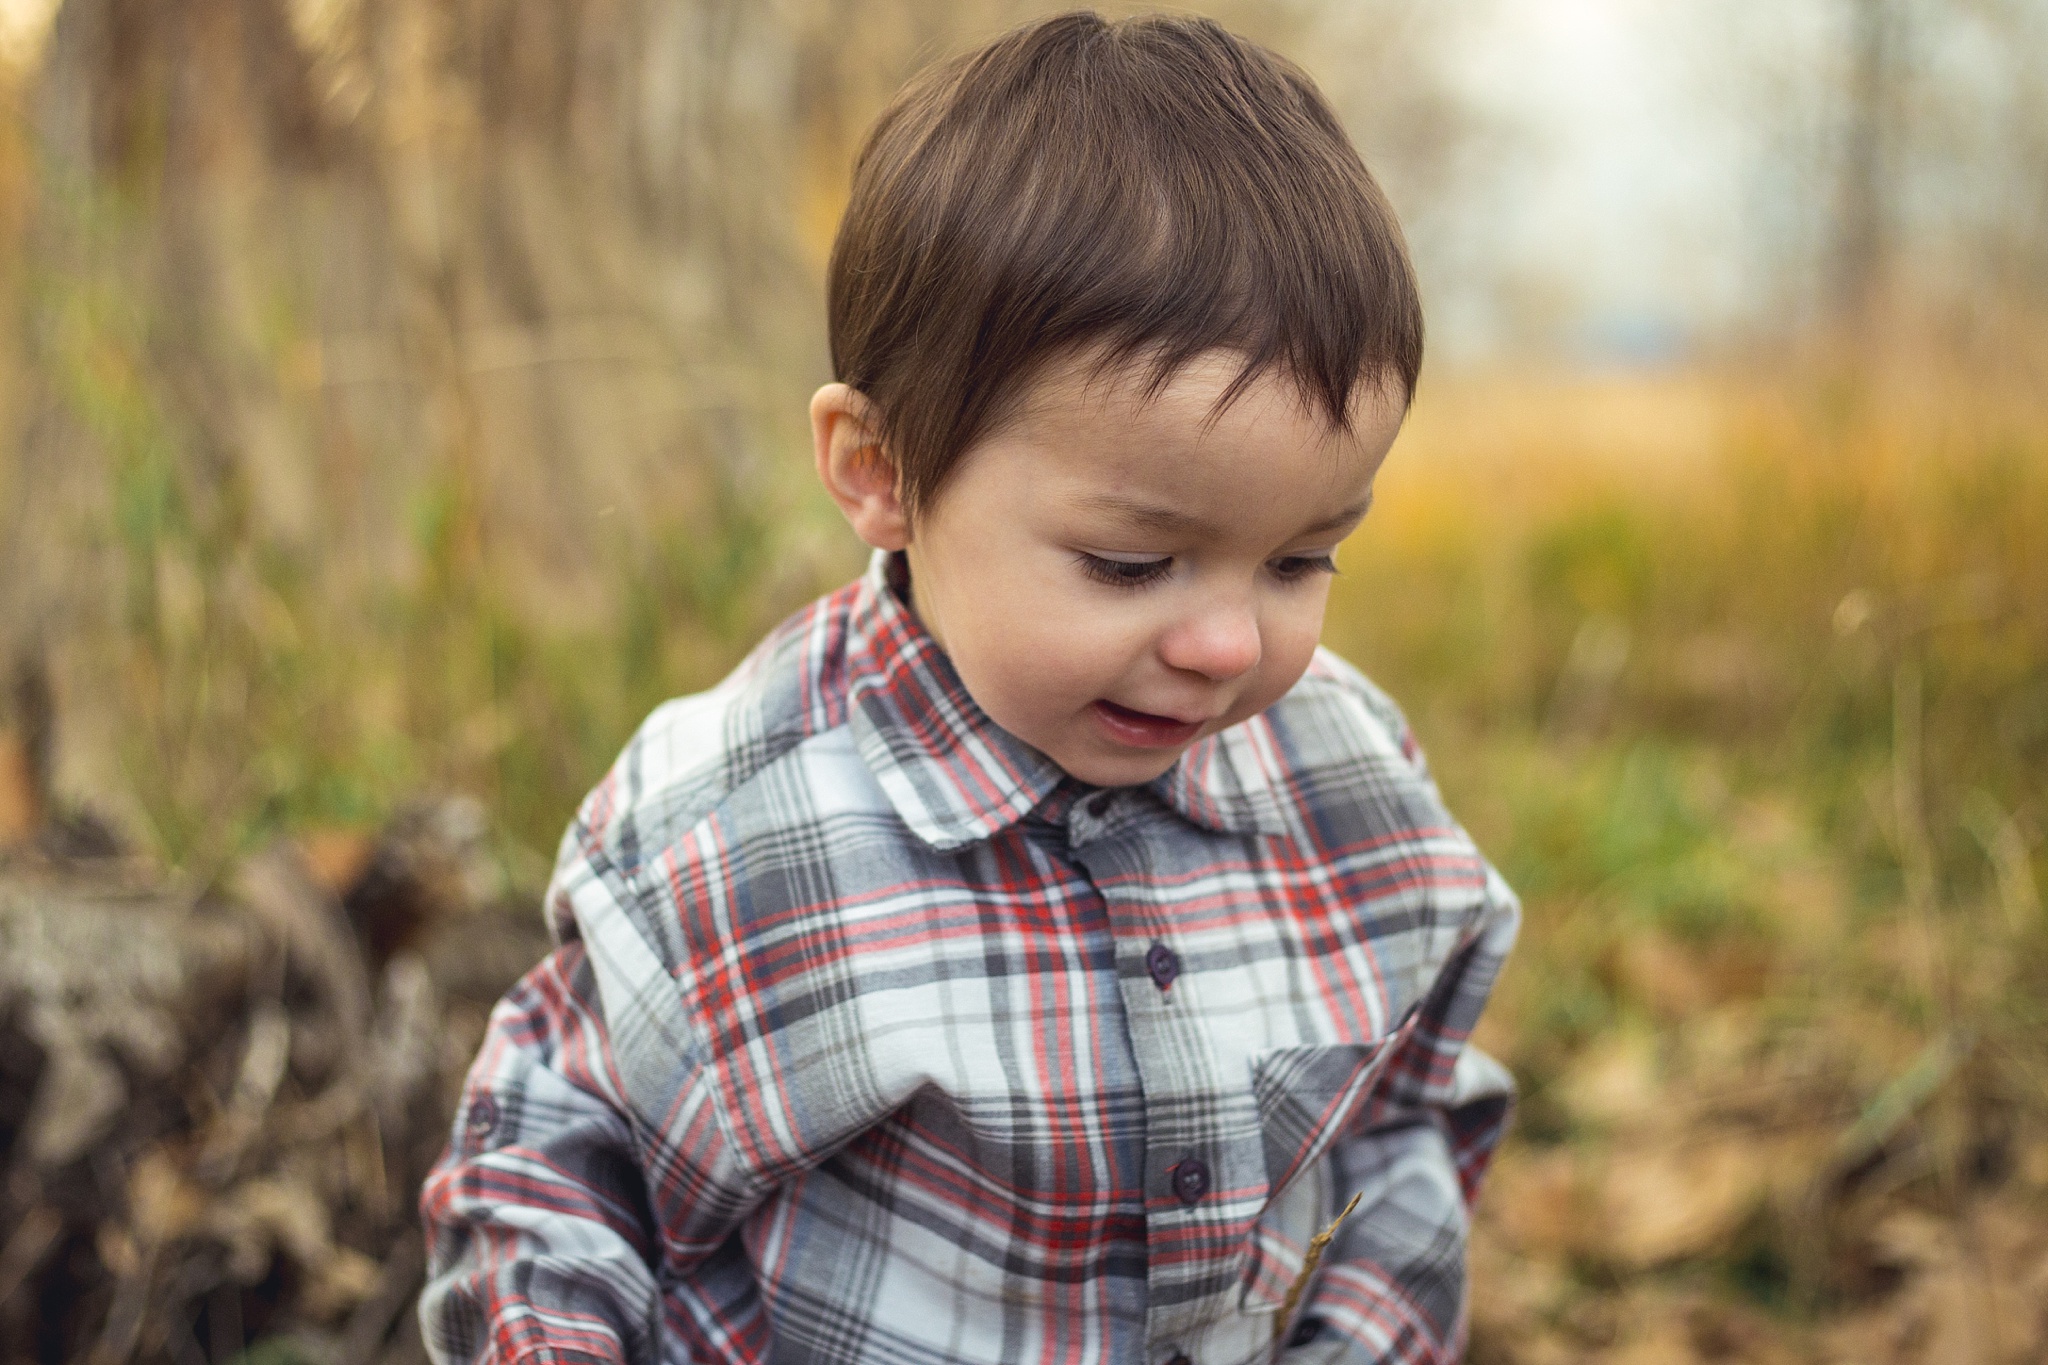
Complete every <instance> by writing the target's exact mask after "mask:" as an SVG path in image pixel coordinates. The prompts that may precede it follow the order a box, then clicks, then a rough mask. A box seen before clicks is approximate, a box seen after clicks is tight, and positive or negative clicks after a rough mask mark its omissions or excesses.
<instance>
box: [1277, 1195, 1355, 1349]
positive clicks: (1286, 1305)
mask: <svg viewBox="0 0 2048 1365" xmlns="http://www.w3.org/2000/svg"><path fill="white" fill-rule="evenodd" d="M1364 1193H1365V1192H1364V1191H1363V1190H1361V1191H1359V1193H1358V1194H1354V1195H1352V1196H1351V1202H1350V1203H1348V1204H1346V1205H1345V1206H1344V1207H1343V1209H1341V1210H1340V1211H1339V1212H1338V1214H1337V1216H1336V1217H1335V1218H1332V1219H1331V1220H1330V1226H1328V1227H1326V1228H1324V1229H1323V1230H1322V1231H1321V1232H1319V1233H1317V1234H1316V1235H1315V1236H1313V1237H1311V1238H1309V1239H1308V1254H1307V1255H1305V1256H1303V1257H1302V1258H1301V1273H1300V1274H1299V1275H1296V1276H1295V1277H1294V1283H1293V1284H1291V1285H1289V1286H1287V1297H1286V1298H1285V1299H1283V1300H1282V1301H1281V1303H1280V1316H1278V1317H1276V1318H1274V1319H1273V1340H1274V1341H1275V1342H1278V1341H1279V1340H1280V1338H1281V1337H1282V1336H1283V1335H1285V1334H1286V1331H1287V1324H1288V1322H1289V1321H1290V1320H1292V1319H1293V1317H1294V1308H1295V1305H1296V1304H1298V1303H1300V1302H1301V1291H1302V1290H1304V1289H1306V1288H1308V1281H1309V1277H1310V1276H1311V1275H1313V1274H1315V1273H1316V1267H1317V1266H1318V1265H1321V1264H1322V1261H1323V1248H1324V1247H1327V1246H1328V1245H1330V1239H1331V1238H1332V1237H1335V1236H1336V1235H1337V1229H1338V1228H1340V1227H1342V1226H1344V1220H1345V1219H1346V1218H1349V1217H1350V1216H1351V1210H1353V1209H1355V1208H1357V1207H1358V1201H1359V1199H1360V1198H1361V1197H1363V1195H1364Z"/></svg>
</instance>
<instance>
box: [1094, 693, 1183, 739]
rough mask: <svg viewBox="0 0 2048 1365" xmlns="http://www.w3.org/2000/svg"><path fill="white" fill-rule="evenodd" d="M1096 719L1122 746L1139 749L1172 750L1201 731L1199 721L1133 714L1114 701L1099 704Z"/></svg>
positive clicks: (1149, 714)
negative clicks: (1126, 745)
mask: <svg viewBox="0 0 2048 1365" xmlns="http://www.w3.org/2000/svg"><path fill="white" fill-rule="evenodd" d="M1092 709H1093V710H1094V712H1095V719H1096V720H1097V721H1099V722H1100V723H1101V725H1102V728H1103V729H1105V730H1107V731H1109V734H1110V738H1112V739H1114V740H1116V741H1117V742H1118V743H1119V744H1128V745H1130V746H1132V747H1133V748H1138V749H1171V748H1174V747H1176V746H1177V745H1182V744H1185V743H1187V742H1188V741H1189V740H1191V739H1193V738H1194V737H1195V735H1196V734H1197V733H1198V732H1200V730H1201V728H1202V724H1203V723H1202V722H1201V721H1199V720H1176V719H1174V718H1173V717H1172V716H1155V715H1153V714H1152V713H1151V712H1150V711H1133V710H1132V709H1131V708H1130V707H1128V706H1118V705H1117V704H1116V703H1115V702H1113V701H1098V702H1096V703H1095V705H1094V707H1093V708H1092Z"/></svg>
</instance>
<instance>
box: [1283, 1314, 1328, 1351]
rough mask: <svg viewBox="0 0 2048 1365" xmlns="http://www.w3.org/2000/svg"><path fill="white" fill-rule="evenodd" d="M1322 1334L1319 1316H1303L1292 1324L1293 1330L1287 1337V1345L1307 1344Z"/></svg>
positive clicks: (1321, 1321)
mask: <svg viewBox="0 0 2048 1365" xmlns="http://www.w3.org/2000/svg"><path fill="white" fill-rule="evenodd" d="M1322 1334H1323V1320H1322V1319H1321V1318H1303V1319H1302V1320H1301V1321H1300V1322H1297V1323H1295V1324H1294V1332H1293V1334H1292V1335H1291V1336H1289V1337H1288V1338H1287V1344H1288V1345H1289V1346H1307V1345H1308V1344H1310V1343H1311V1342H1313V1341H1314V1340H1315V1339H1316V1338H1317V1337H1319V1336H1321V1335H1322Z"/></svg>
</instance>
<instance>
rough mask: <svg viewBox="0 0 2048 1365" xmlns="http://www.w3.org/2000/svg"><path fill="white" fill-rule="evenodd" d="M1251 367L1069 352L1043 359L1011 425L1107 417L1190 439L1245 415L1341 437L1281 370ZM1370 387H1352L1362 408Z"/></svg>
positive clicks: (1221, 360)
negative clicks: (1285, 420) (1186, 433)
mask: <svg viewBox="0 0 2048 1365" xmlns="http://www.w3.org/2000/svg"><path fill="white" fill-rule="evenodd" d="M1251 363H1252V358H1251V357H1250V356H1248V355H1245V354H1244V353H1243V352H1240V351H1229V350H1210V351H1203V352H1200V353H1199V354H1196V355H1194V356H1190V357H1188V358H1187V359H1185V360H1182V361H1180V362H1179V363H1177V364H1168V363H1166V362H1165V361H1164V360H1163V359H1162V358H1161V357H1160V356H1159V355H1157V354H1156V353H1140V354H1137V355H1120V354H1117V353H1116V352H1113V351H1109V350H1106V349H1104V348H1090V349H1086V350H1079V351H1071V352H1068V353H1066V354H1063V355H1061V356H1058V357H1055V358H1054V359H1052V360H1049V361H1047V362H1046V364H1045V365H1044V366H1043V367H1042V368H1041V369H1039V370H1038V371H1037V373H1035V374H1034V375H1033V376H1032V377H1031V379H1030V380H1029V381H1028V382H1027V383H1026V384H1025V385H1024V386H1023V390H1022V392H1021V393H1020V394H1019V395H1018V397H1017V400H1016V404H1015V406H1014V408H1013V409H1012V420H1036V421H1039V422H1045V423H1057V422H1061V421H1078V422H1095V421H1100V420H1101V419H1102V418H1103V417H1105V416H1110V417H1114V418H1117V419H1119V420H1123V421H1128V422H1137V423H1143V424H1145V425H1147V426H1159V427H1167V426H1172V427H1180V428H1187V429H1189V430H1190V432H1191V433H1196V432H1200V431H1206V430H1207V429H1209V428H1211V427H1213V426H1215V425H1216V424H1217V423H1218V422H1220V421H1222V420H1224V419H1225V418H1227V417H1230V416H1231V415H1232V414H1233V412H1235V411H1237V410H1240V409H1249V410H1250V412H1249V414H1248V415H1251V416H1254V417H1281V416H1288V417H1293V416H1299V417H1302V418H1309V419H1313V424H1314V425H1318V426H1321V427H1324V428H1326V429H1328V431H1329V433H1330V435H1331V436H1332V437H1336V436H1341V435H1343V434H1344V433H1343V432H1342V431H1341V430H1340V429H1339V428H1337V427H1335V426H1334V425H1333V424H1331V423H1330V422H1329V421H1328V420H1327V418H1325V417H1324V416H1323V413H1322V408H1321V406H1320V405H1319V404H1318V403H1317V402H1316V401H1315V399H1314V397H1313V396H1312V395H1311V394H1310V393H1309V391H1308V390H1307V389H1306V388H1304V387H1303V386H1302V385H1301V384H1300V383H1299V382H1298V381H1297V380H1296V379H1295V378H1294V377H1293V376H1292V375H1290V374H1288V373H1287V371H1286V370H1285V369H1283V368H1280V367H1278V366H1266V367H1264V368H1262V369H1260V370H1259V371H1258V372H1257V373H1256V374H1253V373H1250V372H1249V370H1250V366H1251ZM1373 387H1374V386H1373V385H1370V384H1361V385H1359V390H1360V393H1359V395H1358V398H1359V400H1360V401H1361V402H1362V401H1363V400H1364V399H1365V398H1366V394H1365V393H1364V391H1365V390H1368V389H1371V388H1373ZM1357 406H1359V404H1358V403H1354V407H1357Z"/></svg>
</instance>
